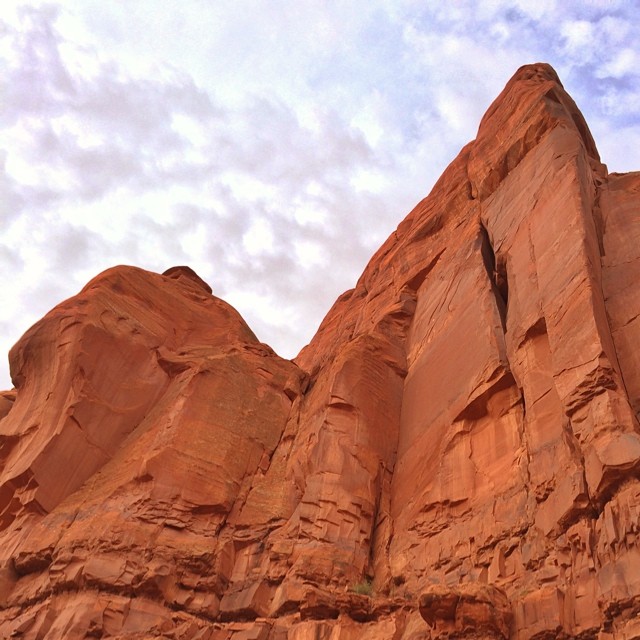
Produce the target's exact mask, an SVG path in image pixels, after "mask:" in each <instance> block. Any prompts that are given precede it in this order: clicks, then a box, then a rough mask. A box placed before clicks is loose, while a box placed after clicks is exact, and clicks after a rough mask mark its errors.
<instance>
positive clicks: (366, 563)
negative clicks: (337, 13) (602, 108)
mask: <svg viewBox="0 0 640 640" xmlns="http://www.w3.org/2000/svg"><path fill="white" fill-rule="evenodd" d="M639 283H640V174H626V175H616V174H612V175H609V174H608V173H607V170H606V167H605V166H604V165H603V164H601V163H600V160H599V157H598V153H597V150H596V147H595V144H594V142H593V139H592V138H591V135H590V133H589V130H588V128H587V125H586V123H585V121H584V119H583V118H582V116H581V114H580V112H579V111H578V109H577V107H576V106H575V104H574V103H573V101H572V100H571V98H570V97H569V96H568V95H567V94H566V93H565V91H564V90H563V88H562V85H561V84H560V81H559V80H558V78H557V76H556V74H555V72H554V71H553V70H552V69H551V68H550V67H549V66H548V65H543V64H537V65H531V66H527V67H523V68H522V69H520V70H519V71H518V72H517V73H516V75H515V76H514V77H513V79H512V80H511V81H510V82H509V83H508V85H507V86H506V88H505V89H504V91H503V92H502V93H501V94H500V96H499V97H498V98H497V100H496V101H495V102H494V104H493V105H492V106H491V108H490V109H489V111H488V112H487V114H486V115H485V117H484V118H483V120H482V122H481V124H480V128H479V131H478V136H477V138H476V140H475V141H473V142H471V143H470V144H468V145H467V146H466V147H465V148H464V149H463V150H462V151H461V152H460V154H459V156H458V157H457V158H456V159H455V160H454V161H453V162H452V164H451V165H450V166H449V167H448V169H447V170H446V171H445V173H444V174H443V176H442V177H441V178H440V180H439V181H438V183H437V184H436V185H435V187H434V189H433V191H432V192H431V194H430V195H429V196H428V197H427V198H426V199H425V200H423V201H422V202H421V203H420V204H419V205H418V206H417V207H416V208H415V209H414V210H413V211H412V212H411V213H410V214H409V216H408V217H407V218H406V219H405V220H404V221H403V222H402V223H401V224H400V226H399V227H398V229H397V231H396V232H395V233H394V234H392V236H391V237H390V238H389V239H388V240H387V242H386V243H385V244H384V245H383V246H382V248H381V249H380V250H379V251H378V252H377V253H376V255H375V256H374V257H373V258H372V260H371V262H370V263H369V265H368V266H367V268H366V270H365V272H364V274H363V275H362V277H361V278H360V280H359V281H358V283H357V285H356V287H355V289H353V290H351V291H349V292H347V293H345V294H344V295H343V296H341V297H340V298H339V299H338V301H337V302H336V303H335V305H334V306H333V308H332V309H331V311H330V312H329V313H328V315H327V317H326V318H325V320H324V321H323V323H322V325H321V326H320V329H319V330H318V333H317V335H316V336H315V338H314V339H313V340H312V342H311V343H310V344H309V345H308V346H307V347H305V349H303V351H302V352H301V354H300V355H299V357H298V358H297V359H296V360H295V361H294V362H290V361H286V360H283V359H282V358H279V357H278V356H277V355H276V354H275V353H273V351H272V350H271V349H269V348H268V347H267V346H265V345H263V344H260V343H259V342H258V341H257V340H256V338H255V336H254V335H253V334H252V332H251V331H250V329H249V328H248V327H247V326H246V324H245V323H244V322H243V320H242V319H241V318H240V316H239V315H238V314H237V313H236V312H235V311H234V310H233V309H232V308H231V307H229V305H227V304H225V303H224V302H222V301H221V300H219V299H217V298H215V297H214V296H212V295H211V290H210V289H209V288H208V285H206V284H205V283H204V282H202V280H200V279H199V278H198V277H197V276H196V274H194V273H193V272H192V271H191V270H190V269H188V268H186V267H178V268H174V269H170V270H169V271H168V272H166V273H165V274H164V275H156V274H152V273H148V272H145V271H142V270H140V269H135V268H132V267H116V268H114V269H111V270H109V271H106V272H105V273H103V274H101V275H100V276H98V277H97V278H95V279H94V280H92V281H91V282H90V283H89V284H88V285H87V286H86V287H85V288H84V289H83V290H82V291H81V292H80V293H79V294H78V295H77V296H76V297H74V298H72V299H70V300H68V301H66V302H64V303H62V304H61V305H59V306H58V307H56V308H55V309H54V310H53V311H51V312H50V313H49V314H48V315H47V316H45V318H43V319H42V320H41V321H40V322H39V323H37V324H36V325H35V326H34V327H32V328H31V329H30V330H29V331H28V332H27V333H26V334H25V336H24V337H23V338H22V339H21V340H20V342H19V343H18V344H17V345H16V346H15V347H14V348H13V350H12V352H11V355H10V359H11V371H12V376H13V380H14V384H15V386H16V389H15V391H12V392H5V393H4V394H2V395H1V396H0V415H4V416H5V417H4V418H3V419H2V421H1V422H0V637H7V638H8V637H17V638H25V639H35V638H38V639H46V640H53V639H56V638H72V639H73V638H86V637H97V638H174V639H178V638H193V639H196V638H198V639H203V640H204V639H211V640H213V639H215V640H218V639H220V640H222V639H232V640H249V639H255V640H285V639H288V640H317V639H331V640H352V639H353V640H355V639H356V638H364V639H371V640H373V639H378V638H381V639H382V638H388V639H392V638H393V639H394V640H410V639H411V640H418V639H420V638H501V639H507V638H512V639H517V640H529V639H533V638H538V639H542V638H581V639H585V638H598V639H599V640H608V639H611V640H613V639H620V640H631V639H632V638H639V637H640V546H639V545H640V539H639V538H638V536H639V535H640V429H639V427H638V412H639V411H640V356H639V355H638V349H637V345H638V343H639V342H640V284H639Z"/></svg>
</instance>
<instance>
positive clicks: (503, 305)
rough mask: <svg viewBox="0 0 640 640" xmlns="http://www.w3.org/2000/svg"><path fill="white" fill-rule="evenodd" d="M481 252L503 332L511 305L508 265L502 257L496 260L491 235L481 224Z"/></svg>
mask: <svg viewBox="0 0 640 640" xmlns="http://www.w3.org/2000/svg"><path fill="white" fill-rule="evenodd" d="M480 240H481V245H480V251H481V253H482V261H483V262H484V267H485V269H486V271H487V275H488V276H489V282H490V283H491V291H492V292H493V295H494V297H495V299H496V306H497V308H498V313H499V314H500V322H501V323H502V330H503V332H505V333H506V330H507V306H508V304H509V283H508V279H507V265H506V262H505V261H504V259H501V257H500V256H498V257H497V258H496V254H495V251H494V250H493V246H492V245H491V240H490V239H489V233H488V231H487V229H486V228H485V226H484V225H483V224H482V223H480Z"/></svg>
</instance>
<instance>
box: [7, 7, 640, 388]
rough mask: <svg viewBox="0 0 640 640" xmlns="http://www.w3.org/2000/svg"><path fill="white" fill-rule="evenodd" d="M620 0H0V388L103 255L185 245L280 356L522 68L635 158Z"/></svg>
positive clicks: (630, 57) (142, 258) (166, 258)
mask: <svg viewBox="0 0 640 640" xmlns="http://www.w3.org/2000/svg"><path fill="white" fill-rule="evenodd" d="M639 34H640V0H634V1H632V0H581V1H580V2H577V1H568V0H564V1H555V0H536V2H532V1H530V0H494V1H489V0H487V1H482V0H457V1H456V0H449V1H448V2H441V1H435V0H433V1H431V0H420V1H418V0H296V2H291V1H290V0H288V1H286V2H283V1H281V0H264V1H262V0H229V1H228V0H180V1H179V2H177V1H174V0H166V1H165V0H130V1H128V2H105V1H104V0H61V1H58V2H56V1H55V0H54V1H52V2H47V3H42V2H35V1H32V2H14V1H13V0H2V3H1V8H0V229H1V232H0V278H1V282H0V389H2V388H5V389H8V388H11V382H10V377H9V367H8V360H7V356H6V355H5V354H8V351H9V349H10V348H11V346H12V345H13V344H14V343H15V342H16V341H17V340H18V339H19V338H20V336H21V335H22V334H23V333H24V331H26V330H27V329H28V328H29V327H30V326H31V325H32V324H33V323H34V322H36V321H37V320H38V319H39V318H40V317H42V316H43V315H44V314H45V313H46V312H47V311H49V310H50V309H51V308H52V307H53V306H55V305H56V304H57V303H58V302H60V301H62V300H63V299H66V298H68V297H70V296H72V295H74V294H76V293H77V292H78V291H79V290H80V289H81V288H82V287H83V286H84V284H85V283H86V282H87V281H88V280H89V279H91V278H92V277H93V276H95V275H97V274H98V273H99V272H101V271H103V270H104V269H107V268H109V267H111V266H114V265H117V264H131V265H136V266H139V267H142V268H145V269H149V270H151V271H156V272H162V271H164V270H166V269H168V268H169V267H171V266H175V265H189V266H191V267H192V268H193V269H194V270H195V271H196V272H197V273H198V274H199V275H200V276H201V277H202V278H203V279H204V280H206V281H207V282H208V283H209V284H210V285H211V287H212V288H213V291H214V294H215V295H217V296H219V297H221V298H223V299H225V300H226V301H227V302H229V303H230V304H232V305H233V306H234V307H235V308H236V309H238V311H239V312H240V313H241V314H242V316H243V317H244V318H245V320H246V321H247V322H248V324H249V326H250V327H251V328H252V329H253V331H254V332H255V333H256V335H257V336H258V338H259V339H260V340H261V341H263V342H266V343H268V344H270V345H271V346H272V347H273V348H274V349H275V350H276V351H277V352H278V353H279V354H280V355H282V356H283V357H286V358H291V357H294V356H295V355H296V354H297V352H298V351H299V350H300V348H301V347H302V346H304V345H305V344H306V343H307V342H308V341H309V340H310V339H311V337H312V336H313V334H314V333H315V331H316V329H317V327H318V325H319V323H320V321H321V320H322V318H323V316H324V315H325V314H326V312H327V311H328V310H329V308H330V307H331V305H332V303H333V302H334V300H335V299H336V298H337V297H338V295H339V294H340V293H342V292H343V291H344V290H346V289H349V288H351V287H353V286H354V284H355V282H356V280H357V278H358V276H359V275H360V273H361V272H362V270H363V269H364V267H365V265H366V263H367V261H368V260H369V258H370V257H371V256H372V255H373V253H374V252H375V250H376V249H377V248H378V247H379V245H380V244H382V242H383V241H384V240H385V239H386V237H387V236H388V235H389V234H390V233H391V232H393V230H394V229H395V228H396V227H397V225H398V224H399V223H400V222H401V220H402V219H403V218H404V217H405V215H406V214H407V213H408V212H409V211H410V210H411V208H412V207H413V206H414V205H415V204H416V203H417V202H418V201H419V200H420V199H422V198H423V197H424V196H425V195H427V194H428V192H429V191H430V189H431V187H432V185H433V184H434V182H435V181H436V179H437V178H438V177H439V176H440V174H441V173H442V171H443V170H444V169H445V168H446V166H447V164H448V163H449V162H450V161H451V160H453V158H454V157H455V156H456V155H457V153H458V151H459V150H460V148H461V147H462V146H463V145H464V144H465V143H466V142H468V141H469V140H472V139H473V138H474V137H475V134H476V131H477V127H478V124H479V121H480V118H481V117H482V115H483V113H484V112H485V111H486V109H487V108H488V106H489V105H490V103H491V102H492V100H493V99H494V98H495V97H496V96H497V95H498V93H499V92H500V91H501V90H502V88H503V86H504V85H505V83H506V82H507V81H508V79H509V78H510V77H511V76H512V75H513V73H514V72H515V71H516V69H517V68H518V67H520V66H521V65H523V64H528V63H532V62H538V61H540V62H549V63H550V64H551V65H553V66H554V68H555V69H556V71H557V72H558V74H559V76H560V78H561V80H562V82H563V84H564V86H565V88H566V89H567V90H568V91H569V93H570V94H571V95H572V96H573V98H574V99H575V101H576V102H577V104H578V106H579V107H580V109H581V110H582V112H583V114H584V115H585V117H586V119H587V122H588V123H589V126H590V128H591V131H592V133H593V135H594V137H595V140H596V144H597V145H598V148H599V151H600V155H601V157H602V160H603V161H604V162H605V163H606V164H607V165H608V167H609V170H610V171H621V172H623V171H632V170H638V169H640V77H639V76H640V37H639Z"/></svg>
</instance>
